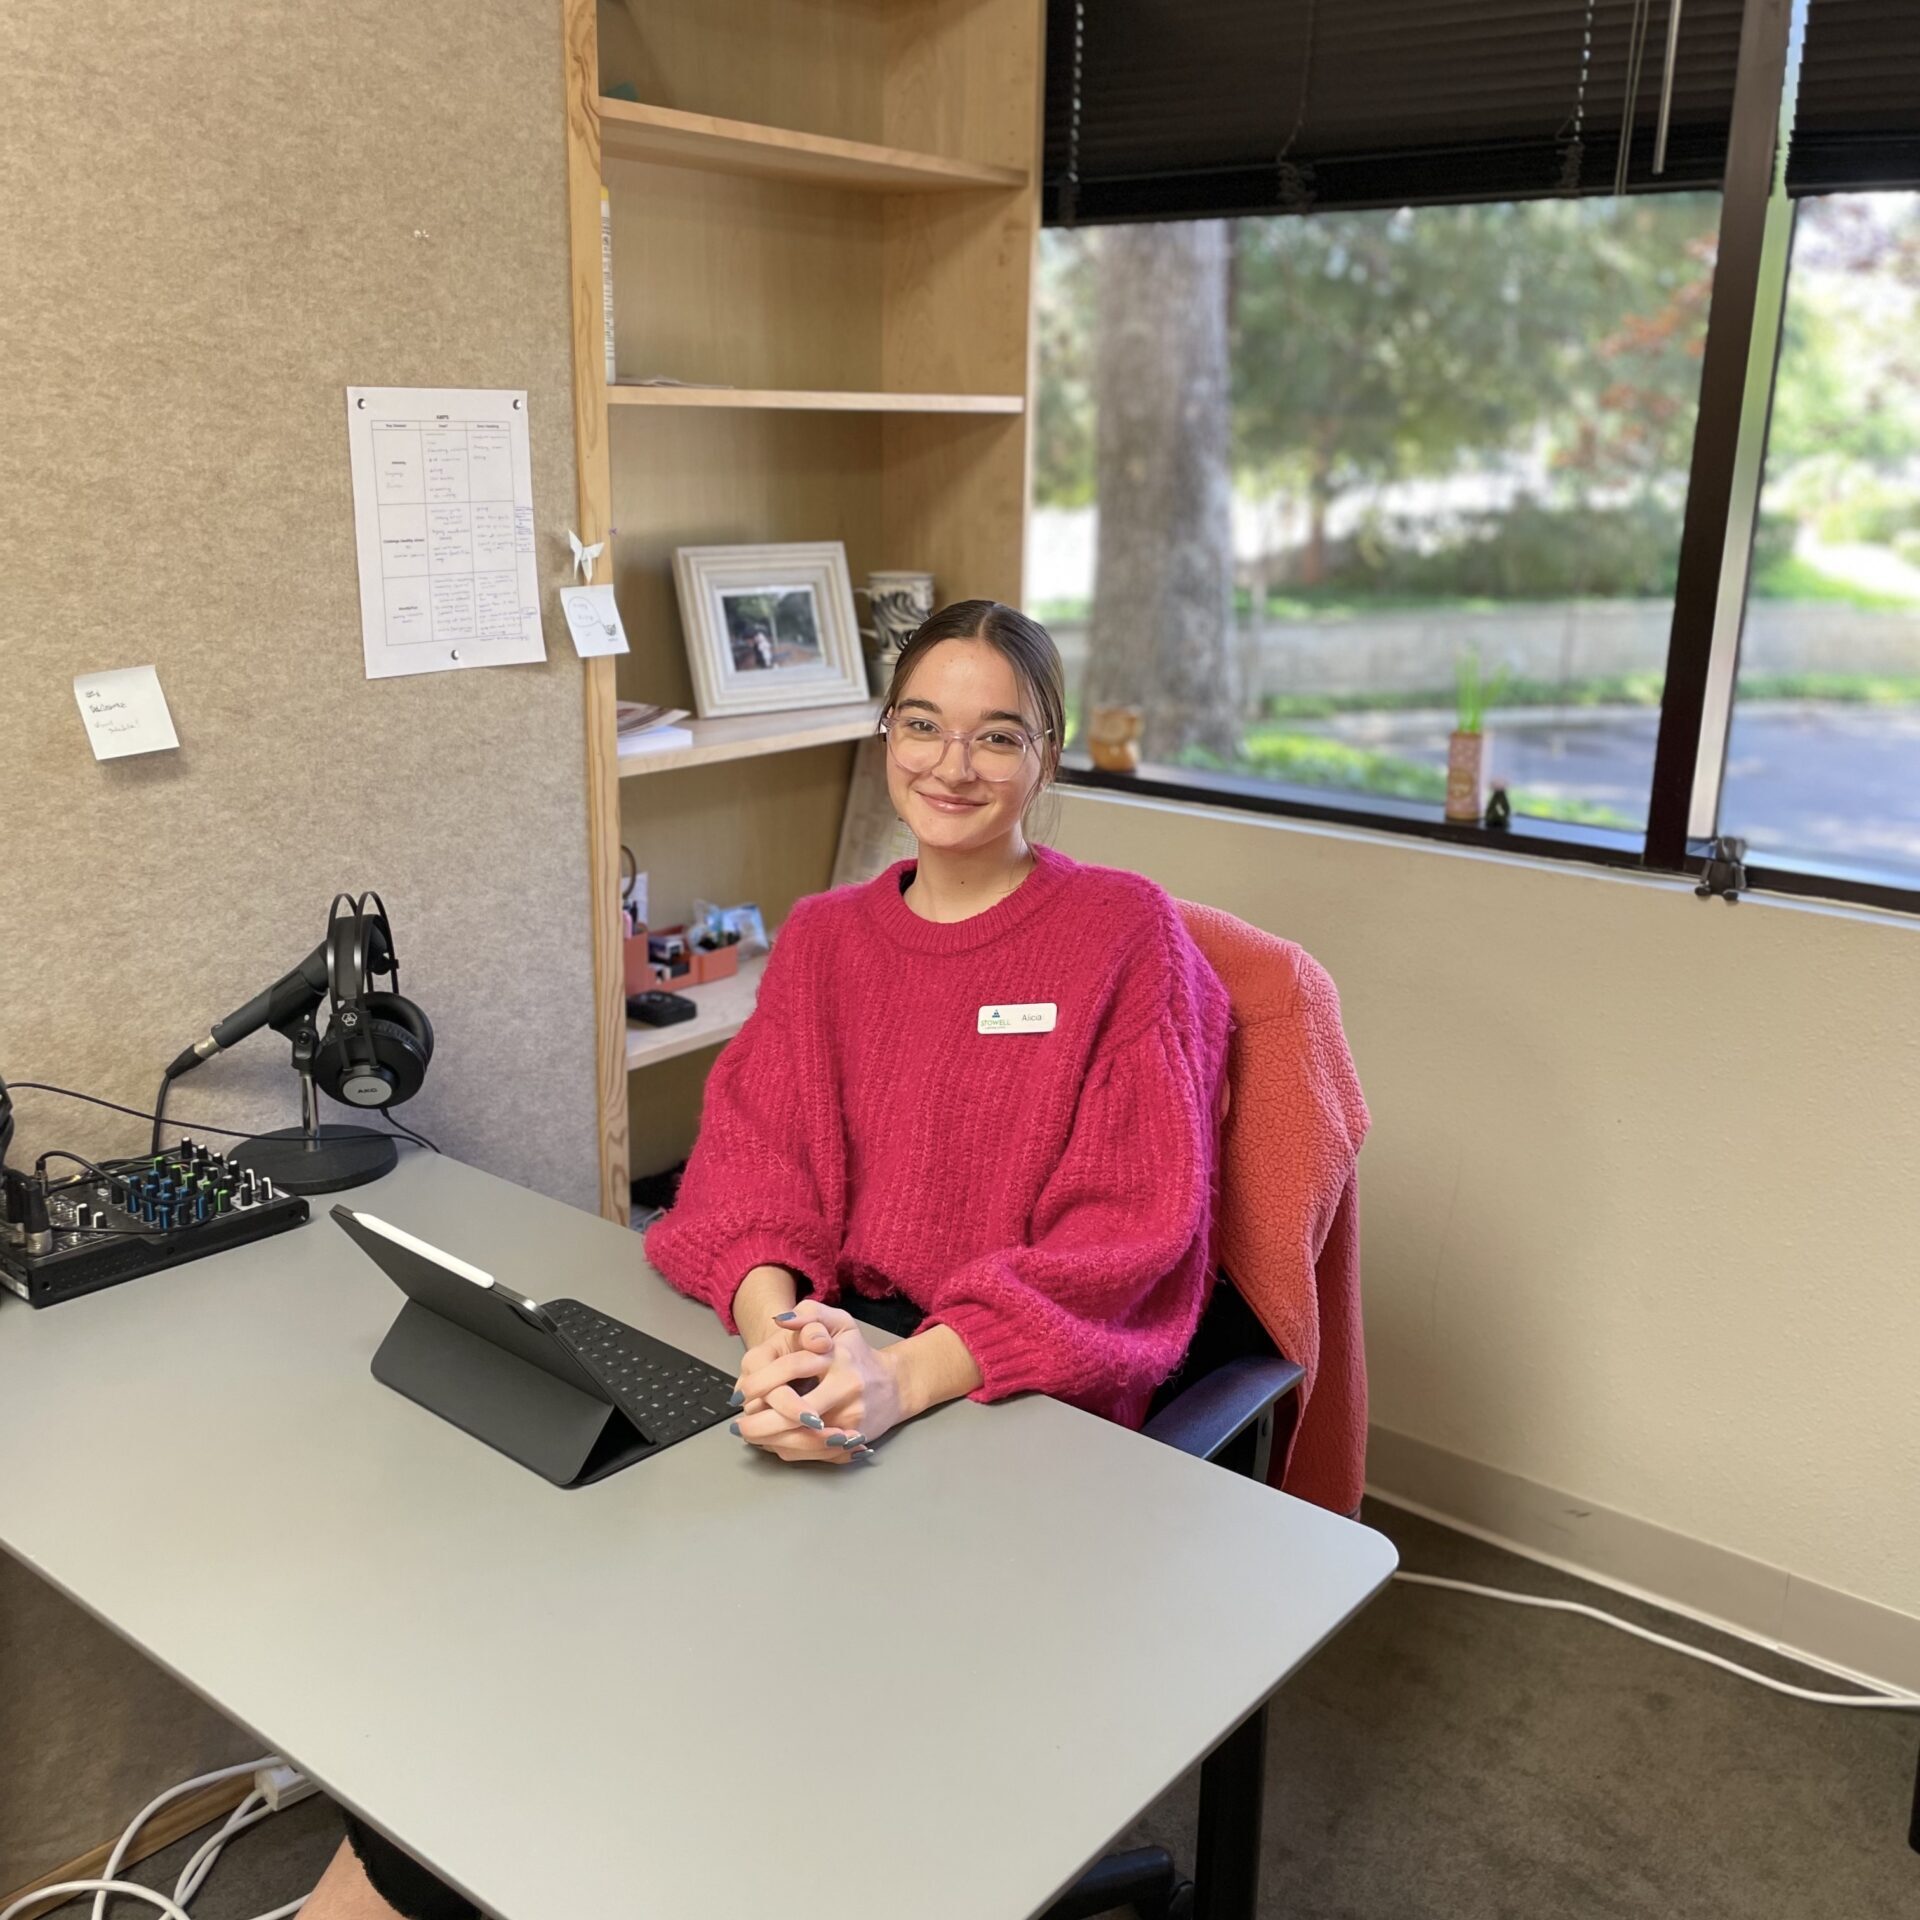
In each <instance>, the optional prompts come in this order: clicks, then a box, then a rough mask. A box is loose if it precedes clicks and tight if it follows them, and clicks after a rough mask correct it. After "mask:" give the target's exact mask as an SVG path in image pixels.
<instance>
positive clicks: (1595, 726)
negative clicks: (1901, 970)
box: [1298, 701, 1920, 876]
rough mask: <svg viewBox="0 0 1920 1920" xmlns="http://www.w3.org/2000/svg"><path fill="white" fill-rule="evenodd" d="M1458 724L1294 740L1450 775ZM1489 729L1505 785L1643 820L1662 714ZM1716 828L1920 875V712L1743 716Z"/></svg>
mask: <svg viewBox="0 0 1920 1920" xmlns="http://www.w3.org/2000/svg"><path fill="white" fill-rule="evenodd" d="M1451 725H1452V715H1451V714H1450V713H1446V712H1432V713H1360V714H1343V715H1340V716H1339V717H1338V718H1336V719H1332V720H1327V721H1320V722H1312V723H1303V724H1301V725H1300V726H1299V728H1298V731H1300V732H1302V733H1319V734H1328V735H1331V736H1333V737H1335V738H1337V739H1341V740H1348V741H1351V742H1352V743H1353V744H1354V745H1356V746H1367V747H1377V748H1380V749H1382V750H1383V751H1386V752H1389V753H1397V754H1400V755H1403V756H1404V757H1405V758H1407V759H1409V760H1418V761H1422V762H1424V763H1426V764H1427V765H1430V766H1435V767H1445V765H1446V762H1447V731H1448V729H1449V727H1450V726H1451ZM1489 725H1490V729H1491V731H1492V733H1493V735H1494V748H1493V777H1494V778H1495V779H1496V780H1499V781H1501V782H1502V783H1503V784H1505V785H1508V786H1513V787H1524V788H1527V789H1528V790H1529V791H1530V792H1531V793H1533V794H1536V795H1541V796H1557V795H1565V796H1568V797H1571V798H1575V799H1580V800H1586V801H1589V802H1592V803H1594V804H1597V805H1601V806H1607V807H1611V808H1613V809H1614V810H1615V811H1616V812H1618V813H1619V814H1621V815H1623V816H1624V817H1625V818H1627V819H1629V820H1631V821H1633V822H1635V823H1636V824H1638V823H1641V822H1644V820H1645V818H1646V805H1647V791H1648V788H1649V786H1650V784H1651V781H1652V776H1653V748H1654V739H1655V736H1656V734H1657V733H1658V731H1659V725H1660V717H1659V715H1658V714H1657V713H1655V712H1652V711H1649V710H1647V709H1644V708H1636V707H1620V708H1595V709H1588V710H1585V711H1582V712H1579V713H1576V714H1570V715H1565V716H1554V715H1543V714H1541V713H1539V712H1537V711H1531V712H1530V711H1526V710H1519V711H1515V712H1512V713H1501V714H1495V715H1494V716H1493V717H1492V719H1491V721H1490V722H1489ZM1720 823H1721V830H1722V831H1723V832H1726V833H1734V834H1740V835H1742V836H1744V837H1745V839H1746V840H1747V841H1748V842H1749V843H1750V844H1751V845H1752V846H1753V848H1754V849H1755V850H1756V851H1759V850H1762V849H1765V850H1766V851H1769V852H1775V853H1784V854H1792V855H1796V856H1800V857H1804V858H1810V859H1818V858H1819V857H1820V856H1822V855H1830V856H1839V857H1842V858H1845V859H1847V860H1849V861H1852V862H1863V863H1871V864H1875V865H1883V866H1889V867H1896V868H1899V869H1902V870H1904V871H1905V872H1908V873H1911V874H1913V875H1915V876H1920V708H1915V707H1869V706H1864V705H1852V704H1845V703H1833V704H1821V703H1818V702H1812V701H1807V702H1780V703H1771V702H1770V703H1766V704H1755V705H1752V706H1748V707H1744V708H1739V709H1737V710H1736V713H1735V717H1734V726H1733V741H1732V750H1731V752H1730V754H1729V756H1728V760H1727V777H1726V786H1725V790H1724V793H1723V797H1722V801H1721V808H1720Z"/></svg>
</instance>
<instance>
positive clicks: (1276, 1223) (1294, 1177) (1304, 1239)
mask: <svg viewBox="0 0 1920 1920" xmlns="http://www.w3.org/2000/svg"><path fill="white" fill-rule="evenodd" d="M1179 905H1180V914H1181V918H1182V919H1183V921H1184V922H1185V923H1186V927H1187V931H1188V933H1189V934H1190V935H1191V936H1192V938H1193V940H1194V943H1195V945H1196V946H1198V947H1199V949H1200V951H1201V953H1202V954H1203V955H1204V956H1205V958H1206V960H1207V962H1208V964H1209V965H1210V966H1211V967H1212V968H1213V970H1214V972H1215V973H1216V974H1217V975H1218V976H1219V977H1220V980H1221V982H1222V984H1223V985H1224V986H1225V987H1226V989H1227V997H1228V1000H1229V1003H1230V1005H1231V1007H1232V1012H1233V1038H1232V1041H1231V1044H1230V1046H1229V1049H1228V1055H1227V1085H1228V1092H1229V1096H1230V1100H1229V1106H1228V1111H1227V1115H1226V1124H1225V1128H1224V1131H1223V1135H1222V1145H1221V1170H1220V1201H1219V1207H1218V1211H1217V1213H1216V1216H1215V1232H1214V1245H1213V1258H1214V1264H1215V1266H1216V1268H1219V1269H1221V1270H1223V1271H1224V1272H1225V1273H1227V1274H1230V1275H1232V1277H1233V1280H1234V1282H1236V1283H1237V1284H1236V1285H1235V1286H1234V1287H1233V1288H1232V1289H1231V1290H1229V1289H1228V1288H1225V1287H1216V1288H1215V1290H1214V1299H1213V1301H1212V1303H1210V1306H1209V1311H1208V1315H1207V1316H1206V1318H1205V1319H1203V1322H1202V1330H1203V1332H1204V1333H1205V1336H1206V1345H1205V1346H1204V1347H1201V1344H1200V1335H1198V1334H1197V1335H1196V1339H1195V1346H1196V1350H1197V1352H1198V1353H1199V1355H1200V1356H1201V1357H1202V1358H1204V1357H1206V1356H1208V1355H1213V1354H1219V1355H1220V1356H1221V1357H1222V1358H1238V1357H1240V1355H1241V1354H1243V1353H1246V1352H1248V1351H1252V1352H1256V1353H1262V1352H1273V1351H1276V1350H1277V1351H1278V1352H1279V1353H1280V1354H1281V1355H1283V1356H1284V1357H1285V1358H1286V1359H1288V1360H1291V1361H1294V1362H1297V1363H1298V1364H1299V1365H1300V1366H1301V1367H1303V1368H1304V1369H1305V1371H1306V1379H1305V1382H1304V1384H1303V1386H1302V1390H1301V1392H1300V1395H1299V1396H1298V1399H1299V1403H1300V1405H1301V1406H1302V1407H1303V1408H1305V1407H1311V1411H1310V1412H1309V1413H1308V1414H1307V1415H1306V1420H1305V1426H1304V1427H1303V1429H1302V1434H1301V1452H1302V1455H1303V1458H1302V1460H1301V1462H1300V1463H1299V1464H1300V1465H1301V1468H1302V1472H1301V1475H1300V1481H1299V1485H1298V1487H1296V1486H1295V1481H1294V1478H1293V1477H1289V1480H1288V1486H1289V1489H1290V1490H1296V1491H1300V1492H1302V1493H1303V1494H1304V1495H1305V1497H1307V1498H1309V1499H1318V1500H1319V1501H1320V1502H1321V1504H1323V1505H1331V1506H1334V1507H1335V1510H1337V1511H1341V1512H1345V1511H1348V1510H1349V1509H1350V1508H1351V1507H1352V1506H1353V1505H1354V1503H1355V1502H1356V1501H1357V1500H1358V1498H1359V1495H1358V1492H1357V1491H1355V1488H1356V1487H1357V1485H1358V1481H1359V1477H1360V1475H1361V1473H1362V1471H1363V1465H1364V1456H1365V1433H1366V1363H1365V1357H1364V1349H1363V1348H1362V1345H1361V1340H1360V1297H1359V1280H1360V1275H1359V1237H1358V1227H1357V1221H1358V1214H1357V1201H1356V1199H1355V1193H1356V1187H1355V1162H1356V1159H1357V1157H1358V1155H1359V1151H1360V1145H1361V1142H1362V1141H1363V1140H1364V1139H1365V1138H1366V1132H1367V1127H1368V1121H1369V1116H1368V1113H1367V1107H1366V1100H1365V1097H1364V1096H1363V1094H1362V1093H1361V1089H1360V1080H1359V1075H1358V1074H1357V1072H1356V1071H1355V1069H1354V1064H1353V1056H1352V1054H1351V1052H1350V1051H1349V1050H1348V1047H1347V1042H1346V1035H1345V1033H1344V1031H1343V1029H1342V1024H1341V1017H1340V998H1339V994H1338V993H1337V991H1336V990H1335V988H1334V985H1333V982H1332V980H1331V979H1330V978H1329V977H1328V975H1327V972H1326V970H1325V969H1324V968H1323V967H1321V966H1320V965H1319V963H1318V962H1317V961H1315V960H1314V958H1313V957H1312V955H1311V954H1309V953H1307V952H1306V951H1305V950H1304V949H1303V948H1301V947H1299V946H1297V945H1295V944H1294V943H1293V942H1292V941H1289V940H1282V939H1279V938H1278V937H1277V936H1275V935H1273V934H1270V933H1266V932H1264V931H1262V930H1261V929H1260V928H1258V927H1253V926H1249V925H1248V924H1247V923H1246V922H1245V921H1243V920H1238V919H1236V918H1234V916H1233V915H1231V914H1229V913H1225V912H1222V911H1221V910H1220V909H1219V908H1216V907H1207V906H1200V905H1197V904H1195V903H1192V902H1188V901H1182V902H1180V903H1179ZM1223 1294H1225V1295H1227V1296H1228V1297H1227V1298H1224V1299H1223V1298H1222V1297H1221V1296H1222V1295H1223ZM1209 1322H1213V1323H1214V1324H1211V1325H1210V1324H1209ZM1262 1339H1264V1341H1265V1344H1264V1345H1261V1344H1251V1345H1250V1344H1249V1343H1255V1342H1257V1341H1259V1340H1262ZM1236 1345H1237V1350H1235V1349H1236ZM1323 1363H1324V1364H1323ZM1214 1364H1215V1365H1217V1364H1219V1361H1218V1360H1216V1361H1215V1362H1214ZM1182 1371H1183V1373H1186V1372H1187V1371H1188V1370H1187V1369H1186V1368H1184V1367H1183V1369H1182ZM1189 1377H1193V1376H1191V1375H1190V1376H1189ZM1289 1458H1290V1456H1289V1454H1288V1453H1287V1451H1286V1450H1285V1449H1282V1450H1281V1451H1280V1452H1279V1453H1278V1454H1277V1455H1276V1459H1277V1460H1280V1461H1283V1462H1284V1461H1287V1460H1288V1459H1289ZM1349 1495H1351V1497H1349Z"/></svg>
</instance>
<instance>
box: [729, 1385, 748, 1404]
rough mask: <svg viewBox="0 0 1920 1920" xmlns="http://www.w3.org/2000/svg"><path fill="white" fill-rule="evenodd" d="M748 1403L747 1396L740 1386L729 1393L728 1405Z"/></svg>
mask: <svg viewBox="0 0 1920 1920" xmlns="http://www.w3.org/2000/svg"><path fill="white" fill-rule="evenodd" d="M746 1404H747V1396H746V1395H745V1394H744V1393H742V1392H741V1391H740V1389H739V1388H738V1387H735V1388H734V1390H733V1391H732V1392H731V1393H730V1394H728V1395H727V1405H728V1406H730V1407H744V1406H745V1405H746Z"/></svg>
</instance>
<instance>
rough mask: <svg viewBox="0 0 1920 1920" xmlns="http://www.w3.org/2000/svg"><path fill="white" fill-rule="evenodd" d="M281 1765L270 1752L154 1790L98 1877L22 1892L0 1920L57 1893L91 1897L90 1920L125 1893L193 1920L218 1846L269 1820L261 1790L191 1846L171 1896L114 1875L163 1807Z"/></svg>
mask: <svg viewBox="0 0 1920 1920" xmlns="http://www.w3.org/2000/svg"><path fill="white" fill-rule="evenodd" d="M285 1766H286V1762H285V1761H284V1760H282V1759H281V1758H280V1756H279V1755H278V1754H276V1753H269V1754H265V1755H263V1756H262V1757H261V1758H260V1759H258V1760H245V1761H242V1762H241V1763H240V1764H239V1765H237V1766H232V1767H216V1768H215V1769H214V1770H213V1772H211V1773H202V1774H196V1775H195V1776H194V1778H193V1779H191V1780H182V1781H181V1782H180V1784H179V1785H178V1786H175V1787H169V1788H168V1789H167V1790H166V1792H164V1793H160V1794H156V1795H155V1796H154V1797H153V1799H151V1800H149V1801H148V1802H147V1804H146V1805H145V1806H144V1807H142V1808H141V1809H140V1811H139V1812H138V1813H137V1814H135V1815H134V1817H133V1821H132V1823H131V1824H130V1825H129V1826H128V1828H127V1830H126V1831H125V1832H124V1833H123V1834H121V1836H120V1838H119V1839H118V1840H116V1841H115V1842H114V1844H113V1851H112V1852H111V1853H110V1854H108V1855H107V1865H106V1870H105V1872H104V1873H103V1874H102V1875H101V1877H100V1878H99V1879H98V1880H62V1881H59V1882H57V1883H56V1884H54V1885H53V1886H50V1887H37V1888H35V1889H34V1891H33V1892H31V1893H27V1894H22V1895H21V1897H20V1898H19V1899H18V1900H16V1901H14V1902H13V1904H12V1905H11V1906H9V1907H7V1908H6V1910H5V1911H4V1912H0V1920H15V1916H16V1915H18V1914H21V1913H24V1912H25V1911H26V1910H27V1909H28V1908H29V1907H32V1908H39V1907H42V1906H44V1905H45V1904H46V1903H47V1902H48V1901H49V1900H50V1899H53V1898H54V1897H55V1896H61V1897H70V1896H71V1895H73V1894H76V1893H90V1894H92V1895H93V1920H105V1916H106V1911H107V1896H108V1895H109V1894H125V1895H127V1896H128V1897H129V1898H132V1899H136V1900H147V1901H151V1902H152V1904H153V1905H154V1906H156V1907H158V1908H159V1909H160V1911H161V1912H162V1913H163V1914H164V1915H165V1916H166V1920H193V1917H192V1915H191V1914H189V1913H188V1912H187V1902H188V1901H190V1900H191V1899H192V1898H193V1896H194V1895H195V1894H196V1893H198V1892H199V1891H200V1889H201V1887H203V1886H204V1885H205V1884H206V1879H207V1875H208V1874H210V1873H211V1872H212V1871H213V1869H214V1866H215V1864H216V1863H217V1862H218V1861H219V1858H220V1853H221V1849H222V1848H224V1847H225V1845H226V1844H227V1842H228V1841H229V1840H231V1839H232V1838H233V1837H234V1835H235V1834H239V1833H244V1832H245V1831H246V1830H247V1828H249V1827H252V1826H258V1825H259V1823H260V1822H261V1821H262V1820H265V1819H266V1818H268V1817H269V1815H271V1814H272V1813H273V1812H274V1808H273V1806H272V1805H271V1804H270V1803H269V1802H268V1799H267V1796H266V1794H265V1793H264V1792H259V1791H256V1792H253V1793H250V1794H248V1795H247V1796H246V1798H245V1799H243V1800H242V1801H241V1802H240V1804H239V1805H238V1806H237V1807H235V1808H234V1810H233V1811H232V1813H230V1814H229V1815H228V1816H227V1819H226V1822H225V1824H224V1825H223V1826H222V1827H221V1828H220V1830H219V1831H218V1832H217V1833H215V1834H213V1835H212V1836H211V1837H210V1838H209V1839H207V1840H205V1841H203V1842H202V1843H201V1845H200V1846H199V1847H198V1848H197V1849H196V1850H195V1852H194V1854H193V1856H192V1858H191V1859H189V1860H188V1862H187V1864H186V1865H185V1866H184V1867H183V1868H182V1869H181V1870H180V1877H179V1879H178V1880H177V1881H176V1882H175V1883H174V1889H173V1892H172V1894H171V1895H168V1894H164V1893H161V1892H158V1891H157V1890H156V1889H154V1888H152V1887H143V1886H141V1885H140V1883H139V1882H138V1881H137V1880H122V1879H120V1878H119V1877H118V1876H119V1873H120V1869H121V1868H122V1866H124V1865H125V1863H126V1858H127V1855H128V1854H129V1853H130V1852H131V1851H132V1849H133V1844H134V1842H135V1841H136V1840H138V1839H139V1837H140V1831H141V1829H142V1828H143V1827H144V1826H145V1825H146V1824H147V1822H148V1821H149V1820H151V1819H152V1818H153V1817H154V1815H155V1814H157V1813H158V1812H159V1811H160V1810H161V1809H162V1808H163V1807H166V1806H169V1805H170V1804H171V1803H172V1802H174V1801H175V1800H180V1799H184V1798H185V1797H186V1796H187V1795H188V1794H190V1793H198V1792H199V1791H200V1789H201V1788H202V1787H215V1786H218V1785H219V1784H220V1783H221V1782H222V1781H224V1780H238V1779H240V1778H241V1777H242V1776H243V1775H258V1774H261V1773H265V1772H268V1771H270V1770H272V1769H275V1768H281V1767H285ZM311 1898H312V1895H311V1893H303V1894H302V1895H301V1896H300V1898H299V1899H298V1900H290V1901H288V1902H287V1904H286V1905H285V1906H283V1907H275V1908H274V1909H273V1911H272V1912H271V1913H263V1914H260V1915H258V1916H257V1920H293V1916H294V1915H295V1914H297V1913H298V1912H299V1911H300V1909H301V1908H302V1907H304V1906H305V1905H306V1904H307V1902H308V1900H309V1899H311Z"/></svg>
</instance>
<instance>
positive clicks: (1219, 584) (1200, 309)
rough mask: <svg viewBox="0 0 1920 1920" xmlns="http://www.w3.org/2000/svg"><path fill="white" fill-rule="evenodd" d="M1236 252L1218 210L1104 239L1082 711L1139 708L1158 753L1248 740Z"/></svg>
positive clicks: (1216, 748)
mask: <svg viewBox="0 0 1920 1920" xmlns="http://www.w3.org/2000/svg"><path fill="white" fill-rule="evenodd" d="M1227 261H1228V243H1227V228H1226V225H1225V223H1224V222H1222V221H1218V220H1183V221H1175V222H1170V223H1167V224H1165V225H1144V226H1126V227H1110V228H1108V229H1107V230H1106V231H1104V232H1103V233H1102V234H1101V235H1100V244H1099V264H1098V269H1097V285H1096V301H1097V307H1098V316H1099V324H1098V326H1097V328H1096V329H1095V339H1096V341H1097V343H1098V344H1097V349H1096V362H1095V368H1094V394H1095V401H1096V406H1097V413H1098V440H1097V446H1096V454H1095V461H1096V467H1097V473H1098V498H1099V502H1100V531H1099V540H1098V544H1097V547H1096V549H1095V558H1094V588H1093V619H1092V625H1091V628H1090V631H1089V634H1088V662H1087V688H1086V696H1085V697H1086V712H1085V713H1084V714H1083V715H1082V722H1083V724H1084V723H1085V722H1086V721H1087V720H1088V719H1090V718H1091V713H1092V709H1093V708H1094V707H1096V706H1139V707H1143V708H1144V709H1145V710H1146V718H1145V728H1144V737H1143V740H1142V746H1143V748H1144V749H1145V754H1146V757H1147V758H1148V759H1149V760H1160V761H1170V760H1173V759H1175V758H1177V757H1178V755H1179V753H1180V752H1181V750H1182V749H1183V748H1186V747H1190V746H1197V747H1203V748H1206V749H1207V750H1208V751H1209V752H1211V753H1215V754H1219V755H1221V756H1223V757H1227V756H1231V755H1233V754H1234V753H1235V752H1236V751H1237V750H1238V748H1239V744H1240V702H1239V697H1238V689H1237V686H1236V684H1235V682H1236V677H1237V676H1236V672H1235V668H1236V661H1235V657H1234V634H1233V523H1232V482H1231V476H1230V471H1229V441H1228V397H1229V393H1228V366H1227Z"/></svg>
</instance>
